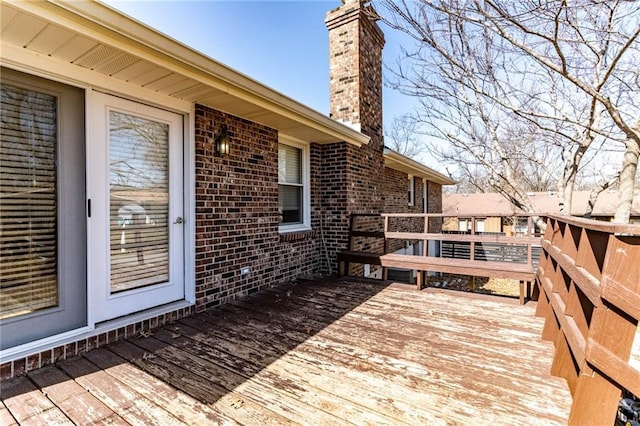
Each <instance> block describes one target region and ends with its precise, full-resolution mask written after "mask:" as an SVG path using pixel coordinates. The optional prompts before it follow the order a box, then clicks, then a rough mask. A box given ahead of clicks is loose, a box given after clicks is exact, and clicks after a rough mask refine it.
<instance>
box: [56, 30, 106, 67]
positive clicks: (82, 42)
mask: <svg viewBox="0 0 640 426" xmlns="http://www.w3.org/2000/svg"><path fill="white" fill-rule="evenodd" d="M97 45H98V43H97V42H95V41H94V40H91V39H88V38H86V37H83V36H80V35H76V36H75V37H73V38H72V39H71V40H69V41H68V42H67V43H65V44H63V45H61V46H60V47H59V48H58V50H56V51H55V52H52V53H51V56H53V57H54V58H56V59H61V60H63V61H65V62H73V61H75V60H76V59H78V58H80V57H81V56H83V55H85V54H86V53H87V52H88V51H90V50H91V49H93V48H95V47H96V46H97Z"/></svg>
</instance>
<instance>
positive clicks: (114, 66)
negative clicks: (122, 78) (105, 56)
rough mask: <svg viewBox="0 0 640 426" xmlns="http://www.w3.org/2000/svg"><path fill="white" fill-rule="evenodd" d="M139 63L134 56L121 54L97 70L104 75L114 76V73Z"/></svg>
mask: <svg viewBox="0 0 640 426" xmlns="http://www.w3.org/2000/svg"><path fill="white" fill-rule="evenodd" d="M137 61H138V58H136V57H135V56H133V55H128V54H126V53H120V54H118V55H116V56H115V57H114V58H112V59H110V60H108V61H106V62H104V63H102V64H101V65H99V66H97V67H96V68H95V70H96V71H99V72H101V73H103V74H107V75H113V74H114V73H116V72H118V71H120V70H123V69H125V68H127V67H128V66H129V65H131V64H133V63H135V62H137Z"/></svg>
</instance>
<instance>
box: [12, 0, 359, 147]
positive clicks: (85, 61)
mask: <svg viewBox="0 0 640 426" xmlns="http://www.w3.org/2000/svg"><path fill="white" fill-rule="evenodd" d="M0 8H1V9H0V15H1V18H2V34H1V36H0V37H1V39H2V45H1V47H2V54H1V56H0V58H1V59H2V62H3V63H5V64H11V63H18V64H19V63H21V62H22V60H23V59H24V58H27V59H28V58H29V57H35V58H39V60H40V61H43V60H46V61H48V62H51V63H52V64H53V65H54V66H53V67H52V69H54V70H55V69H56V66H55V65H56V64H57V65H58V68H57V69H59V70H65V69H69V66H72V67H73V69H77V70H78V75H90V74H91V75H94V76H95V78H93V79H92V80H93V81H94V83H92V85H95V81H98V82H100V81H103V82H105V84H107V83H108V82H112V81H113V82H117V84H118V85H120V87H123V88H124V89H123V90H126V88H127V87H131V88H132V89H135V90H136V91H138V92H140V91H142V92H144V91H146V92H148V93H149V94H160V95H164V96H168V97H170V98H173V99H176V101H180V102H182V103H185V102H187V103H190V104H194V103H199V104H202V105H206V106H209V107H211V108H214V109H217V110H220V111H224V112H227V113H229V114H233V115H236V116H239V117H242V118H245V119H248V120H251V121H253V122H256V123H260V124H264V125H266V126H268V127H271V128H274V129H276V130H278V131H279V132H281V133H283V134H286V135H289V136H292V137H294V138H297V139H300V140H305V141H310V142H316V143H334V142H342V141H344V142H347V143H350V144H353V145H357V146H360V145H362V144H366V143H368V142H369V137H367V136H365V135H363V134H361V133H360V132H358V131H357V130H355V129H353V128H351V127H349V126H347V125H345V124H342V123H339V122H337V121H335V120H333V119H331V118H329V117H328V116H326V115H323V114H321V113H319V112H317V111H315V110H313V109H311V108H309V107H307V106H305V105H303V104H301V103H299V102H297V101H295V100H293V99H291V98H289V97H287V96H285V95H283V94H281V93H279V92H277V91H275V90H273V89H271V88H269V87H267V86H265V85H263V84H261V83H259V82H258V81H256V80H253V79H251V78H249V77H247V76H246V75H243V74H241V73H239V72H237V71H235V70H233V69H231V68H229V67H227V66H225V65H223V64H221V63H220V62H218V61H215V60H214V59H211V58H209V57H207V56H205V55H203V54H201V53H199V52H197V51H195V50H193V49H191V48H189V47H188V46H186V45H184V44H182V43H180V42H178V41H176V40H174V39H172V38H170V37H168V36H166V35H164V34H161V33H159V32H157V31H156V30H154V29H152V28H150V27H148V26H146V25H144V24H142V23H140V22H138V21H136V20H134V19H132V18H130V17H127V16H126V15H123V14H121V13H120V12H118V11H116V10H114V9H112V8H110V7H109V6H106V5H104V4H102V3H98V2H93V1H59V0H50V1H37V2H31V1H22V0H4V1H2V2H1V3H0ZM65 66H66V68H65ZM51 72H55V71H51ZM59 72H62V71H59ZM73 74H75V72H74V73H73Z"/></svg>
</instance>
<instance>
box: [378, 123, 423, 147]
mask: <svg viewBox="0 0 640 426" xmlns="http://www.w3.org/2000/svg"><path fill="white" fill-rule="evenodd" d="M418 124H419V123H418V121H417V120H416V119H415V118H414V117H413V116H412V115H411V114H404V115H402V116H399V117H395V118H394V119H393V121H392V122H391V128H390V129H387V130H386V132H385V136H386V137H387V139H385V145H387V146H388V147H389V148H391V149H393V150H394V151H396V152H399V153H400V154H402V155H405V156H407V157H415V156H417V155H418V154H420V152H421V151H422V146H423V144H422V143H421V142H420V133H419V132H418Z"/></svg>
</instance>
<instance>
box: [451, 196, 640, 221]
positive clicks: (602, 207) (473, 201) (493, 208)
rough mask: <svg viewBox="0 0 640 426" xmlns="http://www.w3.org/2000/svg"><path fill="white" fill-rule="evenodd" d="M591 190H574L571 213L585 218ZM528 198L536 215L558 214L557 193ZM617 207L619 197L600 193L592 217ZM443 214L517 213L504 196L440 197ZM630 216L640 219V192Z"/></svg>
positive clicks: (487, 214)
mask: <svg viewBox="0 0 640 426" xmlns="http://www.w3.org/2000/svg"><path fill="white" fill-rule="evenodd" d="M590 194H591V192H590V191H575V192H574V193H573V203H572V207H571V214H572V215H574V216H584V214H585V213H586V211H587V206H588V202H589V196H590ZM527 197H528V199H529V201H530V202H531V204H532V205H533V207H534V209H535V212H536V213H540V214H557V213H559V212H560V203H561V202H562V196H561V194H560V193H558V192H530V193H528V194H527ZM617 206H618V194H617V193H616V192H614V191H605V192H602V193H600V195H599V196H598V198H597V199H596V203H595V206H594V208H593V212H592V213H591V215H592V216H613V215H614V214H615V211H616V208H617ZM442 212H443V213H444V214H447V215H451V216H461V215H469V216H472V215H480V216H500V215H510V214H514V213H517V212H518V209H516V208H515V207H514V206H513V205H512V204H511V203H510V202H509V201H508V200H507V199H506V198H505V197H503V196H502V195H500V194H497V193H489V192H486V193H475V194H443V196H442ZM631 215H632V216H640V193H636V195H635V197H634V199H633V205H632V207H631Z"/></svg>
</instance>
